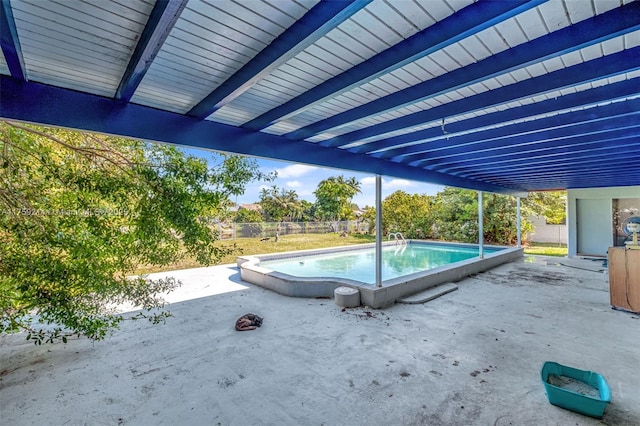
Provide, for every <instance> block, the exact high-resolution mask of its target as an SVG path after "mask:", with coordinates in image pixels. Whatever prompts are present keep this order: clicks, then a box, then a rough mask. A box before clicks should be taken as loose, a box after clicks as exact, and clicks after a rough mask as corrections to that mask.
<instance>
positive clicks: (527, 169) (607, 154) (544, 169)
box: [458, 139, 635, 180]
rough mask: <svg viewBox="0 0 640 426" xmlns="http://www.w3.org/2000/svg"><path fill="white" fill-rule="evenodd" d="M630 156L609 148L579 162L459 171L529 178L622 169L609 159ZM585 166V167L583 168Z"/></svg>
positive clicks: (484, 176) (468, 175) (471, 175)
mask: <svg viewBox="0 0 640 426" xmlns="http://www.w3.org/2000/svg"><path fill="white" fill-rule="evenodd" d="M626 141H627V143H635V142H634V141H633V140H630V139H627V140H626ZM618 146H619V147H620V148H628V146H627V145H625V144H624V143H618ZM622 158H627V159H628V158H629V156H628V154H626V153H624V151H622V149H620V150H616V151H613V150H609V151H606V150H605V151H599V152H598V153H596V154H594V155H592V156H591V157H589V158H586V159H585V158H583V159H582V160H581V161H579V162H574V161H571V159H570V158H569V159H567V158H558V159H555V160H550V161H546V162H538V163H536V164H532V165H529V164H527V165H524V166H521V167H520V168H513V167H504V168H501V169H497V168H496V169H489V170H488V171H475V170H474V171H469V172H466V173H458V176H460V177H466V178H473V179H489V180H492V179H497V178H502V177H505V178H507V179H520V178H524V179H528V178H534V177H535V176H536V173H541V174H542V173H545V174H550V173H563V172H571V171H573V170H594V171H597V170H605V169H606V168H608V167H611V166H612V165H613V166H615V167H617V170H618V171H619V170H620V165H619V164H617V165H616V164H612V163H611V162H610V161H609V160H611V159H622ZM583 168H584V169H583Z"/></svg>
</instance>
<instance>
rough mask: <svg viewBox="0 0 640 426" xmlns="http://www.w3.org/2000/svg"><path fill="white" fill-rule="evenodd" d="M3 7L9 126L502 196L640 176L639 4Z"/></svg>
mask: <svg viewBox="0 0 640 426" xmlns="http://www.w3.org/2000/svg"><path fill="white" fill-rule="evenodd" d="M0 10H1V13H0V32H1V34H0V36H1V44H2V52H3V55H2V57H0V74H1V75H0V117H2V118H6V119H14V120H23V121H28V122H34V123H41V124H48V125H55V126H63V127H69V128H74V129H80V130H89V131H97V132H104V133H110V134H117V135H122V136H130V137H136V138H142V139H146V140H152V141H159V142H167V143H174V144H179V145H185V146H194V147H201V148H207V149H213V150H219V151H225V152H231V153H240V154H247V155H254V156H258V157H265V158H273V159H280V160H287V161H294V162H300V163H306V164H315V165H320V166H328V167H336V168H342V169H348V170H354V171H361V172H368V173H372V174H380V175H389V176H396V177H402V178H406V179H411V180H418V181H425V182H432V183H437V184H444V185H452V186H458V187H465V188H471V189H477V190H483V191H491V192H500V193H509V194H523V193H524V192H526V191H538V190H550V189H567V188H588V187H606V186H631V185H640V168H638V167H637V164H639V163H640V149H639V148H640V109H639V108H638V106H639V105H640V99H639V98H640V1H628V0H620V1H618V0H592V1H591V2H576V1H566V0H551V1H543V0H532V1H524V0H522V1H477V2H473V0H429V1H390V0H386V1H385V0H373V1H366V0H361V1H322V2H318V1H315V0H299V1H288V0H264V1H250V2H240V1H237V2H236V1H222V0H212V1H204V0H175V1H173V0H172V1H157V2H154V1H152V0H140V1H132V0H114V1H111V2H108V3H107V2H99V1H92V0H76V1H66V2H54V1H45V0H37V1H36V0H10V1H9V0H3V1H2V3H1V9H0Z"/></svg>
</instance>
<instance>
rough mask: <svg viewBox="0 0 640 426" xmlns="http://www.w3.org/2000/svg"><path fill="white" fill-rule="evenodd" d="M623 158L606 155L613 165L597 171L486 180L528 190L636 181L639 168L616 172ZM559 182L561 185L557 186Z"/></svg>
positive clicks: (639, 172) (639, 177)
mask: <svg viewBox="0 0 640 426" xmlns="http://www.w3.org/2000/svg"><path fill="white" fill-rule="evenodd" d="M623 160H624V159H621V158H619V157H608V158H606V159H605V160H604V161H610V162H612V163H614V165H612V166H609V167H603V168H602V169H598V170H597V171H592V170H587V169H570V170H567V171H561V172H553V173H543V172H540V173H536V174H535V175H531V176H517V177H515V178H512V177H504V178H502V177H501V178H494V177H490V178H487V179H486V180H487V181H489V182H491V183H494V184H496V185H504V184H510V185H513V184H516V185H520V186H523V187H525V188H527V189H528V190H531V189H532V188H535V189H536V190H540V189H549V188H553V189H558V188H569V187H572V186H574V185H576V184H578V183H579V182H582V185H584V186H585V187H586V184H587V183H591V184H592V186H625V185H626V182H625V180H626V179H625V177H629V178H631V179H633V181H636V182H637V181H638V180H639V179H640V170H631V171H630V172H629V173H628V174H627V175H626V176H625V177H621V176H620V174H619V173H616V172H617V171H619V170H620V167H621V164H624V161H623ZM568 181H571V182H572V183H569V182H568ZM605 182H606V183H607V184H606V185H604V183H605ZM559 183H560V184H561V185H562V186H558V184H559Z"/></svg>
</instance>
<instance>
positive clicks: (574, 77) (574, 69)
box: [318, 47, 640, 147]
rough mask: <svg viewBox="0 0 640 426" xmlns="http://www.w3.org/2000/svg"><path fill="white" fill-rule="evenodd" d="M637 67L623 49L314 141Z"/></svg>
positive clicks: (338, 142) (337, 141)
mask: <svg viewBox="0 0 640 426" xmlns="http://www.w3.org/2000/svg"><path fill="white" fill-rule="evenodd" d="M637 69H640V47H634V48H632V49H627V50H623V51H621V52H618V53H614V54H611V55H607V56H603V57H600V58H597V59H593V60H591V61H588V62H583V63H580V64H577V65H573V66H571V67H567V68H563V69H559V70H557V71H553V72H551V73H548V74H543V75H540V76H538V77H534V78H530V79H527V80H523V81H520V82H518V83H514V84H510V85H508V86H504V87H501V88H499V89H494V90H490V91H487V92H483V93H479V94H477V95H473V96H469V97H467V98H464V99H460V100H457V101H453V102H449V103H446V104H443V105H440V106H437V107H434V108H430V109H428V110H424V111H419V112H415V113H413V114H408V115H405V116H403V117H399V118H395V119H393V120H389V121H386V122H383V123H380V124H375V125H371V126H368V127H366V128H363V129H359V130H354V131H352V132H349V133H345V134H343V135H340V136H336V137H334V138H331V139H328V140H326V141H323V142H318V144H320V145H323V146H327V147H334V146H342V145H346V144H349V143H352V142H355V141H358V140H360V139H366V138H369V137H373V136H379V135H382V134H385V133H389V132H393V131H396V130H400V129H404V128H408V127H414V126H419V125H421V124H424V123H429V122H432V121H436V120H442V119H446V117H453V116H456V115H461V114H466V113H470V112H473V111H477V110H481V109H485V108H488V107H491V106H496V105H500V104H504V103H507V102H513V101H515V100H518V99H523V98H528V97H531V96H535V95H540V94H543V93H545V92H550V91H553V90H559V89H562V88H565V87H570V86H575V85H580V84H585V83H589V82H592V81H595V80H599V79H603V78H607V77H613V76H616V75H619V74H623V73H626V72H630V71H634V70H637Z"/></svg>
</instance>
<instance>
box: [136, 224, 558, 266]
mask: <svg viewBox="0 0 640 426" xmlns="http://www.w3.org/2000/svg"><path fill="white" fill-rule="evenodd" d="M374 241H375V236H373V235H360V234H350V235H347V236H346V237H341V236H340V234H337V233H328V234H293V235H283V236H281V237H280V239H279V241H278V242H277V243H276V242H275V240H274V239H273V238H270V239H269V240H268V241H260V238H259V237H258V238H239V239H237V240H222V241H217V242H216V244H217V245H220V246H230V245H233V244H235V245H236V247H237V249H238V250H237V251H236V252H235V253H234V254H232V255H228V256H225V257H223V258H222V259H220V261H219V262H218V263H217V264H218V265H224V264H228V263H236V257H238V256H242V255H252V254H265V253H280V252H284V251H295V250H310V249H317V248H324V247H337V246H347V245H353V244H364V243H373V242H374ZM524 252H525V254H535V255H544V256H566V255H567V246H566V245H562V246H560V245H558V244H547V243H529V244H528V245H526V246H524ZM200 266H202V265H200V264H199V263H198V262H196V260H195V259H193V258H187V259H184V260H183V261H182V262H178V263H174V264H172V265H167V266H164V267H158V266H153V267H140V268H138V270H137V271H136V274H149V273H152V272H163V271H175V270H179V269H189V268H198V267H200Z"/></svg>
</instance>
